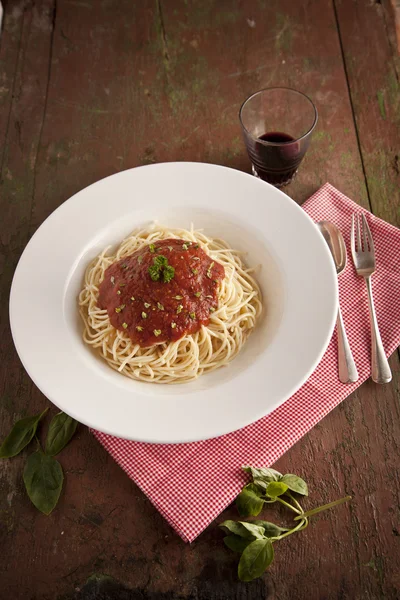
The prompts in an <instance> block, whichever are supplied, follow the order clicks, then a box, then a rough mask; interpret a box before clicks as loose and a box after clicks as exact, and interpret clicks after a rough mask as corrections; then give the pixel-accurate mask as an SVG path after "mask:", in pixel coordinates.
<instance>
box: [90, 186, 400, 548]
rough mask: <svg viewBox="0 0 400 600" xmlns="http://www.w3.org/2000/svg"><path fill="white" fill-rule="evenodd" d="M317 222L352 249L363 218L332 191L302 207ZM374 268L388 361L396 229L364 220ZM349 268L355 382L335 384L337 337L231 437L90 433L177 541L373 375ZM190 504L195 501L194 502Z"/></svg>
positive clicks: (398, 246)
mask: <svg viewBox="0 0 400 600" xmlns="http://www.w3.org/2000/svg"><path fill="white" fill-rule="evenodd" d="M303 208H304V210H305V211H306V212H307V213H308V214H309V215H310V216H311V218H312V219H314V220H315V221H319V220H323V219H325V220H329V221H332V222H333V223H335V224H336V225H337V226H338V227H339V228H340V230H341V231H342V232H343V235H344V238H345V241H346V245H347V248H348V250H349V249H350V225H351V215H352V213H353V212H355V211H358V212H365V213H367V211H364V209H362V208H360V207H359V206H358V205H356V204H355V203H354V202H352V201H351V200H350V199H349V198H346V196H344V195H343V194H341V193H340V192H339V191H337V190H336V189H335V188H334V187H332V186H331V185H330V184H328V183H327V184H325V185H324V186H323V187H322V188H321V189H320V190H318V191H317V192H316V193H315V194H314V195H313V196H312V197H311V198H310V199H309V200H307V201H306V202H305V204H304V205H303ZM367 218H368V222H369V224H370V227H371V231H372V235H373V238H374V242H375V250H376V259H377V265H378V269H377V272H376V274H375V275H374V276H373V278H372V285H373V292H374V298H375V307H376V312H377V318H378V322H379V326H380V332H381V336H382V341H383V344H384V347H385V349H386V353H387V355H388V356H389V355H390V354H391V353H392V352H393V351H394V350H395V349H396V348H397V346H398V345H399V344H400V293H399V289H400V230H398V229H396V228H395V227H393V226H392V225H389V224H388V223H386V222H384V221H382V220H381V219H378V218H376V217H374V216H373V215H371V214H370V213H368V215H367ZM348 259H349V265H348V267H347V269H346V270H345V272H344V273H343V274H342V275H341V276H340V278H339V287H340V290H339V293H340V302H341V307H342V312H343V319H344V321H345V325H346V329H347V335H348V338H349V342H350V346H351V348H352V350H353V354H354V358H355V361H356V364H357V368H358V372H359V375H360V378H359V380H358V382H357V383H354V384H350V385H345V384H342V383H340V381H339V379H338V374H337V345H336V334H334V335H333V337H332V340H331V342H330V345H329V347H328V349H327V351H326V353H325V355H324V356H323V358H322V360H321V362H320V364H319V365H318V367H317V369H316V370H315V371H314V373H313V374H312V375H311V377H310V378H309V379H308V381H307V382H306V383H305V384H304V385H303V386H302V387H301V388H300V389H299V390H298V391H297V392H296V394H294V396H292V397H291V398H289V399H288V400H287V401H286V402H284V403H283V404H282V405H281V406H280V407H279V408H277V409H276V410H274V411H273V412H272V413H271V414H269V415H267V416H266V417H264V418H262V419H261V420H259V421H257V422H256V423H253V424H252V425H249V426H247V427H245V428H244V429H241V430H239V431H235V432H233V433H230V434H227V435H224V436H221V437H219V438H214V439H211V440H206V441H202V442H193V443H189V444H173V445H163V444H145V443H138V442H132V441H127V440H123V439H119V438H116V437H112V436H110V435H106V434H104V433H101V432H99V431H94V432H93V433H94V435H95V436H96V437H97V439H98V440H99V441H100V442H101V443H102V444H103V446H104V447H105V448H106V450H108V452H110V454H111V455H112V456H113V458H114V459H115V460H116V461H117V463H118V464H119V465H120V466H121V467H122V468H123V469H124V470H125V471H126V472H127V474H128V475H129V477H131V478H132V479H133V480H134V481H135V482H136V483H137V485H138V486H139V487H140V488H141V489H142V491H143V492H144V493H145V494H146V495H147V496H148V498H149V499H150V500H151V502H152V503H153V504H154V506H155V507H156V508H157V509H158V510H159V511H160V513H161V514H162V515H163V516H164V517H165V518H166V519H167V521H168V522H169V523H170V525H171V526H172V527H173V528H174V529H175V530H176V531H177V532H178V534H179V535H180V536H181V537H182V538H183V539H184V540H185V541H188V542H191V541H193V540H194V539H195V538H196V537H197V536H198V535H199V533H201V531H203V529H205V527H207V525H209V523H211V522H212V521H213V519H215V517H216V516H217V515H218V514H219V513H220V512H221V511H222V510H223V509H224V508H225V507H226V506H228V505H229V504H230V503H231V502H232V500H233V499H234V498H235V496H236V495H237V494H238V492H239V490H240V488H241V486H242V485H243V481H244V477H243V473H242V472H241V468H240V467H241V465H243V464H249V463H250V464H252V465H256V466H269V465H272V464H274V462H275V461H276V460H277V459H278V458H279V457H280V456H282V454H284V452H286V451H287V450H288V449H289V448H290V447H291V446H293V444H295V443H296V442H297V441H298V440H299V439H300V438H301V437H302V436H303V435H304V434H305V433H307V432H308V431H309V430H310V429H311V428H312V427H314V425H315V424H316V423H318V421H320V420H321V419H323V418H324V417H325V415H327V414H328V413H329V412H330V411H331V410H332V409H333V408H335V406H337V405H338V404H339V403H340V402H341V401H342V400H343V399H344V398H346V396H348V395H349V394H350V393H351V392H353V391H354V390H355V389H356V388H357V387H358V386H359V385H361V384H362V383H363V382H364V381H365V380H366V379H367V378H368V377H369V376H370V372H371V369H370V332H369V314H368V305H367V292H366V286H365V282H364V281H363V279H362V278H359V277H357V275H356V273H355V270H354V268H353V265H352V261H351V256H350V253H349V256H348ZM193 498H195V499H196V500H195V501H193Z"/></svg>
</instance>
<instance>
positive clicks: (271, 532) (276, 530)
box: [252, 521, 290, 538]
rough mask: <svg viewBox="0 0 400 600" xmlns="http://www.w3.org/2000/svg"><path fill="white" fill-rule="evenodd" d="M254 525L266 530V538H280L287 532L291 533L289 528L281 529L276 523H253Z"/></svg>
mask: <svg viewBox="0 0 400 600" xmlns="http://www.w3.org/2000/svg"><path fill="white" fill-rule="evenodd" d="M252 522H253V523H254V525H258V526H259V527H262V528H263V529H264V535H265V536H266V537H269V538H270V537H278V536H279V535H281V533H285V532H286V531H290V530H289V529H288V528H287V527H279V525H275V523H270V522H269V521H252Z"/></svg>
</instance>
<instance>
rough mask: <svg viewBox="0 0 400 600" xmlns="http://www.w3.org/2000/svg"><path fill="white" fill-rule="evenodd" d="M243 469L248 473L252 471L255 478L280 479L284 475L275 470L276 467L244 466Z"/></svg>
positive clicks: (251, 473) (267, 480)
mask: <svg viewBox="0 0 400 600" xmlns="http://www.w3.org/2000/svg"><path fill="white" fill-rule="evenodd" d="M242 469H243V471H245V472H246V473H250V475H251V476H252V477H253V479H254V480H255V479H260V480H262V481H266V482H267V483H268V482H269V481H279V480H280V479H281V477H282V474H281V473H279V471H275V469H270V468H267V467H261V468H257V467H250V466H249V467H242Z"/></svg>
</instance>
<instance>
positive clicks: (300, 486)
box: [280, 473, 308, 496]
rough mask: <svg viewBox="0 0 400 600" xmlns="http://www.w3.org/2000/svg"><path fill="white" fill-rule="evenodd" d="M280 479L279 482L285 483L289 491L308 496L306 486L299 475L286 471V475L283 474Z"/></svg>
mask: <svg viewBox="0 0 400 600" xmlns="http://www.w3.org/2000/svg"><path fill="white" fill-rule="evenodd" d="M280 481H281V483H286V485H287V486H288V488H289V490H290V491H291V492H296V494H301V495H302V496H308V486H307V484H306V482H305V481H304V479H302V478H301V477H298V476H297V475H291V474H290V473H288V474H287V475H284V476H283V477H282V479H281V480H280Z"/></svg>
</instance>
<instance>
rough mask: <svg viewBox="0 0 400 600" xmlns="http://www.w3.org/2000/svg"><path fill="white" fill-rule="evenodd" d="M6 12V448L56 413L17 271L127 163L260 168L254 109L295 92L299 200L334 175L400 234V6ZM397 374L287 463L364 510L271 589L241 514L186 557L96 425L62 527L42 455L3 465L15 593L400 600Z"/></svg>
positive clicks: (82, 439) (241, 3) (164, 1)
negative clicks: (253, 155)
mask: <svg viewBox="0 0 400 600" xmlns="http://www.w3.org/2000/svg"><path fill="white" fill-rule="evenodd" d="M3 4H4V5H5V16H4V22H3V31H2V36H1V40H0V161H1V166H0V169H1V170H0V204H1V206H0V274H1V285H0V339H1V349H0V352H1V354H0V397H1V404H0V412H1V416H0V437H1V438H3V437H4V436H5V435H6V433H7V432H8V430H9V429H10V427H11V425H12V423H13V422H14V420H16V419H17V418H20V417H22V416H24V415H28V414H34V413H35V412H38V411H39V410H41V409H43V408H44V407H46V406H48V405H49V402H48V401H47V400H46V398H45V397H44V396H43V395H42V394H41V393H40V392H39V391H38V389H37V388H36V387H35V386H34V385H33V383H32V382H31V380H30V379H29V377H28V375H27V374H26V372H25V371H24V369H23V367H22V365H21V363H20V361H19V359H18V356H17V354H16V351H15V349H14V346H13V342H12V339H11V333H10V329H9V321H8V297H9V291H10V285H11V280H12V276H13V272H14V270H15V267H16V264H17V261H18V259H19V257H20V255H21V253H22V251H23V249H24V247H25V245H26V243H27V241H28V240H29V238H30V236H31V235H32V234H33V233H34V231H35V230H36V229H37V228H38V226H39V225H40V224H41V223H42V222H43V220H44V219H45V218H46V217H47V216H48V215H49V214H50V213H51V212H52V211H53V210H54V209H55V208H56V207H57V206H59V205H60V204H61V203H62V202H63V201H64V200H66V199H67V198H68V197H69V196H71V195H72V194H73V193H75V192H76V191H78V190H80V189H81V188H83V187H85V186H87V185H89V184H91V183H93V182H94V181H96V180H98V179H100V178H102V177H105V176H107V175H110V174H112V173H115V172H117V171H120V170H123V169H126V168H130V167H134V166H137V165H143V164H148V163H152V162H162V161H172V160H195V161H204V162H212V163H217V164H222V165H227V166H230V167H234V168H237V169H241V170H245V171H247V172H249V171H250V164H249V161H248V159H247V156H246V152H245V149H244V145H243V143H242V140H241V132H240V127H239V122H238V116H237V115H238V109H239V106H240V104H241V102H242V101H243V100H244V99H245V98H246V97H247V96H248V95H249V94H250V93H251V92H253V91H255V90H257V89H260V88H263V87H268V86H274V85H287V86H293V87H295V88H298V89H300V90H302V91H304V92H305V93H307V94H309V95H310V96H311V97H312V99H313V100H314V101H315V103H316V105H317V107H318V111H319V123H318V128H317V130H316V132H315V134H314V137H313V142H312V145H311V147H310V150H309V152H308V154H307V156H306V158H305V160H304V162H303V164H302V166H301V168H300V171H299V174H298V176H297V178H296V179H295V181H294V182H293V183H292V184H291V185H290V186H289V187H288V188H287V190H286V191H287V193H288V194H289V195H290V196H291V197H293V198H294V199H295V200H296V201H298V202H300V203H301V202H302V201H304V200H305V199H306V198H307V197H308V196H309V195H310V194H311V193H313V192H314V191H315V190H316V189H317V188H318V187H319V186H320V185H322V184H323V183H325V182H326V181H329V182H330V183H331V184H333V185H334V186H336V187H337V188H339V189H340V190H341V191H342V192H343V193H345V194H346V195H348V196H350V197H351V198H353V199H354V200H355V201H357V202H359V203H360V204H362V205H363V206H365V207H367V208H370V209H372V211H373V212H374V214H376V215H378V216H381V217H383V218H384V219H386V220H388V221H389V222H391V223H393V224H394V225H397V226H398V225H400V209H399V207H400V191H399V190H400V186H399V184H400V144H399V140H400V136H399V133H400V94H399V67H400V63H399V56H398V54H397V45H396V36H395V27H394V20H393V16H392V13H391V12H390V3H389V2H386V1H383V2H380V1H375V2H374V1H373V0H335V1H334V2H333V3H332V2H331V0H298V1H296V2H293V1H291V0H247V1H245V0H219V1H218V0H202V1H200V0H151V1H150V0H140V1H139V0H136V1H134V0H119V1H117V0H36V1H34V0H8V1H7V2H3ZM110 201H112V199H110ZM69 234H70V232H65V235H69ZM27 310H29V299H27ZM32 318H34V315H32ZM390 363H391V367H392V369H393V382H392V383H391V384H390V385H387V386H381V387H378V386H376V385H375V384H373V383H372V382H368V383H366V384H364V385H363V386H362V387H361V388H360V389H359V390H358V391H357V392H356V393H354V394H353V395H352V396H350V397H349V398H348V399H347V400H345V401H344V402H343V403H342V404H341V405H340V406H339V407H338V408H337V409H336V410H334V411H333V412H332V413H331V414H330V415H329V416H328V417H326V418H325V419H324V420H323V421H322V422H321V423H320V424H319V425H318V426H316V427H315V428H314V429H313V430H312V431H311V432H310V433H309V434H308V435H307V436H305V437H304V438H303V439H302V440H301V441H300V442H299V443H298V444H297V445H296V446H294V447H293V448H292V449H291V450H290V451H289V452H288V453H287V454H286V455H285V456H284V457H283V458H282V459H281V460H280V461H279V463H278V464H277V468H278V469H279V470H281V471H283V472H285V471H287V472H295V473H298V474H299V475H302V476H303V477H304V478H305V479H306V480H307V481H308V482H309V487H310V490H311V494H310V495H311V497H310V499H309V500H308V501H307V505H308V506H312V505H315V504H319V503H322V502H325V501H329V500H331V499H335V498H337V497H340V496H342V495H344V494H345V493H349V494H351V495H352V496H353V501H352V503H351V504H350V505H349V506H343V507H340V508H338V509H337V510H336V511H331V512H329V513H325V514H324V515H321V516H320V517H319V518H318V519H315V521H314V522H313V523H312V524H311V526H310V527H309V528H308V529H307V531H306V532H304V533H302V534H301V535H299V536H298V537H295V536H293V537H292V538H290V539H287V540H285V541H282V542H281V543H280V544H279V548H277V550H276V559H275V562H274V564H273V566H272V567H271V569H270V570H269V572H268V573H267V574H266V575H265V576H264V577H263V578H261V579H259V580H257V581H254V582H252V583H250V584H243V583H239V582H238V581H237V576H236V557H235V556H234V555H232V554H231V553H230V552H229V551H228V550H227V549H225V548H224V546H223V544H222V535H221V533H220V531H219V530H218V528H217V523H218V522H221V521H222V520H224V519H226V518H230V517H233V518H235V516H236V512H235V509H234V508H230V509H228V510H227V511H225V513H224V514H223V515H221V516H220V517H219V518H218V519H217V521H216V522H215V523H213V524H211V525H210V526H209V528H208V529H207V530H206V531H205V532H204V533H203V534H202V535H201V536H200V537H199V538H198V539H197V540H196V541H195V542H194V543H193V544H192V545H190V546H188V545H186V544H184V543H183V542H182V540H181V539H180V538H179V537H178V536H177V535H176V534H175V533H174V532H173V531H172V530H171V528H170V527H169V526H168V525H167V523H166V522H165V521H164V519H163V518H162V517H161V516H160V514H159V513H158V512H157V511H156V509H155V508H154V507H153V506H152V505H151V504H150V502H149V501H148V500H147V498H146V497H145V496H144V495H143V494H142V493H141V492H140V491H139V490H138V488H137V487H136V486H135V484H133V483H132V482H131V481H130V480H129V479H128V478H127V477H126V475H125V474H124V473H123V472H122V470H121V469H120V468H119V467H118V466H117V465H116V464H115V463H114V462H113V460H112V459H111V458H110V457H109V455H108V454H107V453H106V452H105V450H104V449H103V448H102V447H100V445H99V444H98V443H97V442H96V441H95V440H94V439H93V438H92V437H91V435H90V434H89V432H88V430H87V429H86V428H85V427H83V426H80V427H79V428H78V433H77V435H76V437H75V438H74V439H73V441H72V442H71V444H70V445H69V446H68V447H67V448H66V449H65V450H64V451H63V453H62V454H61V455H60V462H61V463H62V465H63V468H64V471H65V476H66V477H65V486H64V490H63V492H62V496H61V499H60V502H59V505H58V506H57V508H56V509H55V510H54V512H53V513H52V514H51V515H50V516H49V517H46V516H44V515H42V514H40V513H38V512H37V511H36V510H35V508H34V507H33V505H31V504H30V502H29V500H28V499H27V497H26V495H25V491H24V488H23V482H22V475H21V473H22V468H23V464H24V460H25V458H26V453H25V452H24V453H22V455H21V456H19V457H17V458H15V459H13V460H2V461H1V463H0V511H1V513H0V544H1V550H2V560H1V565H0V598H1V599H2V598H4V599H13V600H26V599H29V600H54V599H59V600H61V599H63V600H84V599H85V600H86V599H88V598H93V599H94V598H101V599H102V600H110V599H118V600H120V599H122V600H124V599H134V600H136V599H137V600H139V599H140V600H145V599H151V600H169V599H171V598H176V599H179V600H184V599H193V600H225V599H226V600H228V599H240V600H246V599H248V600H255V599H257V600H258V599H268V600H270V599H271V600H272V599H276V600H289V599H290V600H292V599H295V600H297V599H298V600H303V599H304V600H305V599H307V600H313V599H327V600H328V599H329V600H330V599H332V600H333V599H339V598H340V599H347V598H348V599H355V600H376V599H380V598H385V599H386V598H388V599H395V598H398V597H400V573H399V568H398V565H399V562H400V560H399V559H400V510H399V509H400V502H399V496H400V493H399V491H400V490H399V455H400V414H399V412H400V411H399V380H400V366H399V357H398V355H397V354H395V355H393V356H392V357H391V360H390ZM55 412H56V409H55V408H54V407H51V408H50V415H48V417H47V418H46V421H45V423H44V427H43V428H42V429H43V430H45V429H46V425H47V424H48V422H49V420H50V418H51V416H52V415H53V414H55ZM277 516H278V518H279V517H280V515H277Z"/></svg>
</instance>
